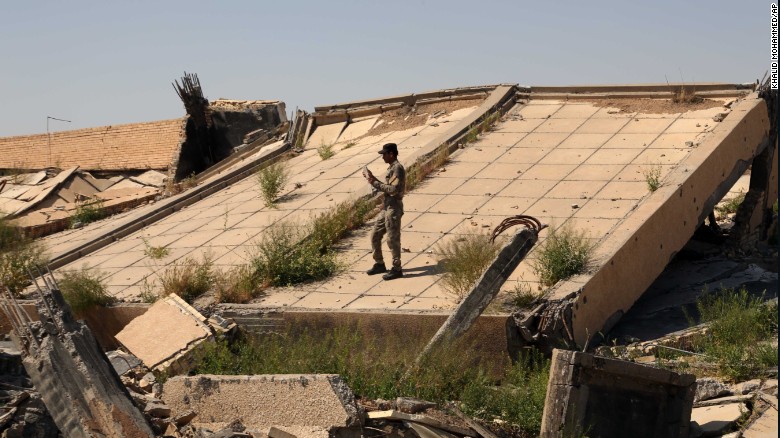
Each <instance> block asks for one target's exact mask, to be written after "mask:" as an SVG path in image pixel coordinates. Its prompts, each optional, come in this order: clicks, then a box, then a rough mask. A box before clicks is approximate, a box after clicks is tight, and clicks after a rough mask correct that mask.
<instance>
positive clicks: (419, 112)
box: [366, 99, 483, 136]
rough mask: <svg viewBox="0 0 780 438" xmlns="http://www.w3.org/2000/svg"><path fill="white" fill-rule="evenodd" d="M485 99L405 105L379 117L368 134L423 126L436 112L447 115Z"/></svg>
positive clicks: (439, 114) (438, 114) (475, 104)
mask: <svg viewBox="0 0 780 438" xmlns="http://www.w3.org/2000/svg"><path fill="white" fill-rule="evenodd" d="M482 100H483V99H469V100H454V101H446V102H436V103H429V104H426V105H416V106H414V107H403V108H398V109H396V110H392V111H388V112H386V113H384V114H382V116H381V117H380V118H379V121H378V122H377V124H376V125H374V127H373V128H371V130H370V131H368V132H367V133H366V136H371V135H378V134H385V133H387V132H395V131H403V130H405V129H410V128H414V127H417V126H422V125H424V124H425V123H426V122H427V121H428V117H429V116H431V115H434V114H436V116H437V117H439V116H445V115H448V114H450V113H452V112H453V111H455V110H459V109H461V108H468V107H470V106H477V105H479V104H480V103H482Z"/></svg>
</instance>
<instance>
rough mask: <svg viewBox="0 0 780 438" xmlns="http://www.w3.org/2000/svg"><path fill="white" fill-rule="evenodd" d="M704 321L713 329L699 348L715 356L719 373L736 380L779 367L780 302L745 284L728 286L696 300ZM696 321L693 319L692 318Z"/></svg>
mask: <svg viewBox="0 0 780 438" xmlns="http://www.w3.org/2000/svg"><path fill="white" fill-rule="evenodd" d="M696 308H697V310H698V312H699V316H700V318H701V322H702V323H707V324H709V333H708V334H707V335H706V336H705V337H703V338H702V339H701V340H700V341H699V344H698V345H697V349H699V350H700V351H701V352H703V353H704V354H706V355H707V356H709V357H710V358H711V360H714V361H715V362H716V364H717V367H718V370H719V373H720V374H721V375H722V376H724V377H727V378H730V379H731V380H734V381H743V380H748V379H751V378H756V377H761V376H764V371H765V370H766V369H768V368H772V367H777V354H778V351H777V346H776V344H774V345H773V344H772V342H771V340H772V339H775V340H776V339H777V321H778V313H777V302H775V303H773V304H764V303H763V300H762V298H758V297H753V296H751V295H750V293H749V292H748V291H747V290H746V289H744V288H742V289H740V290H739V291H735V290H734V289H725V290H724V291H723V292H722V293H721V294H718V295H714V296H705V297H704V298H700V299H699V300H698V301H697V303H696ZM691 322H692V323H693V321H691Z"/></svg>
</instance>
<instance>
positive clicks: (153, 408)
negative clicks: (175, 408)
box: [144, 401, 171, 418]
mask: <svg viewBox="0 0 780 438" xmlns="http://www.w3.org/2000/svg"><path fill="white" fill-rule="evenodd" d="M144 414H146V415H149V416H152V417H156V418H168V417H170V416H171V408H170V407H168V405H166V404H164V403H161V402H159V401H153V402H150V403H147V404H146V407H145V408H144Z"/></svg>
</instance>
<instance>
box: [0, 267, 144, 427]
mask: <svg viewBox="0 0 780 438" xmlns="http://www.w3.org/2000/svg"><path fill="white" fill-rule="evenodd" d="M52 284H53V283H52V281H48V280H47V285H52ZM36 307H37V310H38V314H39V315H40V319H41V320H40V321H39V322H30V320H29V319H28V317H27V315H26V313H25V312H24V311H23V310H22V309H21V308H20V307H19V306H18V305H17V303H16V302H15V301H14V300H13V298H12V297H10V295H9V296H8V297H7V299H5V300H4V302H3V310H4V312H5V313H6V316H7V318H8V319H9V320H10V321H12V323H13V326H14V332H13V334H12V338H13V340H14V343H15V344H16V345H17V347H18V348H19V350H20V351H21V353H22V364H23V365H24V368H25V370H26V371H27V373H28V375H29V376H30V379H31V380H32V382H33V384H34V386H35V388H36V389H37V390H38V391H40V393H41V396H42V397H43V401H44V403H45V404H46V408H47V410H48V411H49V412H50V413H51V415H52V417H53V418H54V422H55V423H56V424H57V427H58V428H59V429H60V431H61V432H62V434H63V435H64V436H68V437H92V436H106V437H117V438H119V437H139V438H140V437H149V436H152V435H153V432H152V430H151V428H150V427H149V425H148V423H147V422H146V419H145V418H144V416H143V415H142V414H141V412H140V411H139V410H138V409H137V408H136V407H135V406H134V405H133V403H132V401H131V400H130V397H129V395H128V393H127V390H126V389H125V387H124V386H123V385H122V382H121V381H120V379H119V376H118V375H117V374H116V372H115V371H114V369H113V367H112V366H111V364H110V363H109V361H108V359H107V358H106V355H105V354H103V352H102V351H101V349H100V347H99V346H98V344H97V341H95V338H94V337H93V336H92V333H91V332H90V330H89V328H88V327H87V326H86V325H85V324H84V323H82V322H80V321H75V320H74V319H73V315H72V314H71V312H70V306H68V304H67V303H66V302H65V300H64V299H63V297H62V294H61V293H60V291H59V290H58V289H56V288H55V287H47V288H45V289H44V290H42V291H41V293H40V299H39V300H37V301H36Z"/></svg>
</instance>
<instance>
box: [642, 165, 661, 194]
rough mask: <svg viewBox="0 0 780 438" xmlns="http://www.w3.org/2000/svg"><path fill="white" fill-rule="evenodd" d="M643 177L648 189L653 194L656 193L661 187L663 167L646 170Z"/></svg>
mask: <svg viewBox="0 0 780 438" xmlns="http://www.w3.org/2000/svg"><path fill="white" fill-rule="evenodd" d="M642 175H644V177H645V182H646V183H647V189H648V190H650V191H651V192H654V191H656V190H658V188H659V187H661V166H653V167H649V168H647V169H644V170H643V171H642Z"/></svg>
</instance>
